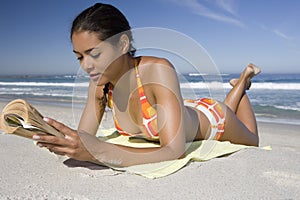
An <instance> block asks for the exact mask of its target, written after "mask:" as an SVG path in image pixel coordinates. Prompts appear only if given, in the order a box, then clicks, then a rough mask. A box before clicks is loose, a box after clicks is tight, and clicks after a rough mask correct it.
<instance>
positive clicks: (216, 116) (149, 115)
mask: <svg viewBox="0 0 300 200" xmlns="http://www.w3.org/2000/svg"><path fill="white" fill-rule="evenodd" d="M134 69H135V74H136V81H137V85H138V92H139V96H140V103H141V106H142V117H143V127H144V131H143V133H133V134H132V133H128V132H126V131H124V130H123V129H122V128H121V127H120V125H119V123H118V121H117V118H116V115H115V111H114V108H113V107H114V106H113V99H112V97H113V86H112V85H111V84H110V87H109V91H108V99H107V100H108V106H109V107H110V108H111V109H112V113H113V118H114V123H115V127H116V129H117V130H118V132H119V133H120V134H121V135H125V136H142V137H144V138H151V139H158V138H159V135H158V132H157V112H156V110H155V108H153V106H151V104H150V103H149V102H148V100H147V97H146V95H145V92H144V88H143V84H142V82H141V78H140V75H139V70H138V63H137V61H136V60H135V66H134ZM184 105H185V106H189V107H192V108H195V109H197V110H199V111H201V112H202V113H203V114H204V115H205V116H206V117H207V118H208V120H209V121H210V124H211V126H210V127H211V133H210V136H209V138H208V139H214V140H220V138H221V137H222V135H223V134H224V127H225V115H224V111H223V109H222V107H221V105H220V104H219V103H218V102H217V101H215V100H213V99H209V98H202V99H199V100H190V99H186V100H184Z"/></svg>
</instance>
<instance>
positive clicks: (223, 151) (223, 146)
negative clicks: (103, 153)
mask: <svg viewBox="0 0 300 200" xmlns="http://www.w3.org/2000/svg"><path fill="white" fill-rule="evenodd" d="M110 133H111V132H110ZM105 138H106V142H110V143H114V144H121V145H127V146H131V147H157V146H158V144H155V143H151V142H132V141H130V139H129V137H126V136H122V135H115V136H114V137H112V135H110V136H106V137H105ZM245 148H257V147H253V146H246V145H237V144H232V143H230V142H220V141H216V140H202V141H197V142H192V143H188V144H187V152H186V156H185V157H184V158H182V159H177V160H170V161H163V162H158V163H149V164H142V165H134V166H130V167H122V168H116V167H113V168H114V169H116V170H121V171H128V172H131V173H135V174H138V175H141V176H144V177H147V178H152V179H155V178H160V177H164V176H167V175H170V174H172V173H174V172H176V171H178V170H179V169H181V168H182V167H184V166H185V165H186V164H188V163H189V162H190V161H207V160H210V159H212V158H217V157H220V156H224V155H227V154H231V153H234V152H237V151H239V150H241V149H245ZM261 149H265V150H271V147H270V146H267V147H263V148H261Z"/></svg>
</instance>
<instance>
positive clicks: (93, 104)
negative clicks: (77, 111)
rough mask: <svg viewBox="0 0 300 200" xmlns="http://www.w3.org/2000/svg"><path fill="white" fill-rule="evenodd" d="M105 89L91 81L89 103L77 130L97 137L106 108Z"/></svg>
mask: <svg viewBox="0 0 300 200" xmlns="http://www.w3.org/2000/svg"><path fill="white" fill-rule="evenodd" d="M103 88H104V86H96V84H95V83H93V82H91V81H90V84H89V89H88V98H87V102H86V105H85V108H84V110H83V112H82V115H81V118H80V122H79V125H78V128H77V130H80V131H84V132H86V133H89V134H91V135H96V133H97V130H98V127H99V124H100V122H101V120H102V117H103V114H104V111H105V107H106V102H105V98H104V93H103Z"/></svg>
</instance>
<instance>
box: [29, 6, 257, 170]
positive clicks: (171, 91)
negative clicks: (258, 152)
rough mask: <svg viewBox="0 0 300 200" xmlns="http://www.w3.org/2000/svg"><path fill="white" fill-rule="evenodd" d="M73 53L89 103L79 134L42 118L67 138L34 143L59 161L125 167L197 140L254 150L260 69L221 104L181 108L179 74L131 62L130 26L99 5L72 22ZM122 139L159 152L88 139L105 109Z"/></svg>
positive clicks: (187, 103)
mask: <svg viewBox="0 0 300 200" xmlns="http://www.w3.org/2000/svg"><path fill="white" fill-rule="evenodd" d="M71 40H72V44H73V51H74V53H75V54H76V56H77V58H78V60H79V62H80V65H81V67H82V68H83V69H84V70H85V71H86V72H87V73H88V74H89V76H90V83H89V89H88V99H87V102H86V106H85V109H84V112H83V114H82V116H81V120H80V123H79V126H78V130H73V129H70V128H69V127H67V126H65V125H64V124H62V123H60V122H58V121H56V120H54V119H50V118H45V121H47V122H48V123H49V124H50V125H52V126H53V127H55V128H56V129H57V130H59V131H60V132H61V133H63V134H64V135H65V138H58V137H54V136H48V135H47V136H46V135H35V136H33V139H35V140H37V141H38V145H39V146H41V147H46V148H48V149H49V150H50V151H51V152H54V153H56V154H59V155H67V156H69V157H71V158H73V159H77V160H84V161H92V162H97V163H102V164H107V165H116V166H130V165H136V164H143V163H151V162H159V161H165V160H171V159H177V158H180V157H183V156H184V152H185V145H186V142H191V141H195V140H203V139H214V140H220V141H224V140H226V141H230V142H232V143H238V144H245V145H253V146H257V145H258V134H257V124H256V119H255V116H254V113H253V110H252V107H251V105H250V101H249V99H248V97H247V94H246V90H247V89H249V87H250V81H251V78H252V77H253V76H255V75H256V74H258V73H259V72H260V69H259V68H257V67H256V66H255V65H253V64H249V65H248V66H246V67H245V69H244V71H243V72H242V73H241V75H240V77H239V79H235V80H232V81H231V84H232V86H233V88H232V89H231V90H230V92H229V93H228V95H227V97H226V98H225V100H224V102H218V101H215V100H213V99H208V98H203V99H197V100H183V99H182V96H181V93H180V88H179V82H178V79H177V74H176V72H175V69H174V67H173V66H172V64H171V63H170V62H169V61H168V60H166V59H163V58H157V57H151V56H140V57H135V56H134V52H135V51H134V48H133V47H132V35H131V31H130V26H129V23H128V21H127V19H126V18H125V16H124V15H123V14H122V13H121V12H120V11H119V10H118V9H116V8H115V7H113V6H111V5H107V4H101V3H97V4H95V5H94V6H92V7H90V8H88V9H86V10H84V11H83V12H82V13H81V14H79V15H78V16H77V17H76V19H75V20H74V21H73V24H72V29H71ZM106 106H109V107H110V108H111V109H112V110H113V114H114V120H115V125H116V128H117V130H118V131H119V133H120V134H122V135H127V136H138V137H143V138H146V139H149V140H158V141H159V143H160V147H157V148H133V147H127V146H122V145H115V144H111V143H107V142H103V141H100V140H98V139H97V138H96V137H94V135H95V134H96V132H97V130H98V127H99V125H100V123H101V119H102V116H103V113H104V111H105V107H106Z"/></svg>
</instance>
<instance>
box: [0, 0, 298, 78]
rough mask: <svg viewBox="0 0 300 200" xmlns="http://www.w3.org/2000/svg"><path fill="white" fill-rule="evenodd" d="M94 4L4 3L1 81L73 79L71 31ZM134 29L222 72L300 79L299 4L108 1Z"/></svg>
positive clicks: (80, 0)
mask: <svg viewBox="0 0 300 200" xmlns="http://www.w3.org/2000/svg"><path fill="white" fill-rule="evenodd" d="M96 2H97V1H91V0H72V1H71V0H51V1H50V0H45V1H40V0H26V1H21V0H4V1H2V2H1V7H0V27H1V28H0V74H1V75H5V74H49V73H51V74H63V73H76V72H77V70H78V68H79V64H78V62H77V60H76V57H75V56H74V55H73V52H72V44H71V42H70V39H69V29H70V26H71V22H72V20H73V19H74V17H75V16H76V15H77V14H79V13H80V12H81V11H82V10H83V9H85V8H87V7H89V6H91V5H93V4H94V3H96ZM101 2H103V3H110V4H112V5H114V6H116V7H117V8H119V9H120V10H121V11H122V12H123V13H124V14H125V16H126V17H127V18H128V20H129V22H130V24H131V27H132V28H142V27H163V28H168V29H172V30H175V31H179V32H181V33H183V34H186V35H187V36H189V37H191V38H193V39H194V40H195V41H197V42H198V43H199V44H201V45H202V46H203V47H204V48H205V50H206V51H207V52H208V53H209V55H210V56H211V58H212V59H213V60H214V62H215V63H216V65H217V66H218V68H219V70H220V71H221V72H222V73H230V72H239V71H241V70H242V69H243V67H244V66H245V65H246V64H247V63H249V62H253V63H255V64H257V65H258V66H260V67H261V68H262V70H263V71H264V72H267V73H272V72H274V73H275V72H276V73H278V72H293V73H294V72H300V26H299V21H300V12H299V10H300V1H298V0H285V1H283V0H265V1H262V0H185V1H183V0H151V1H150V0H145V1H141V0H126V1H121V0H111V1H101Z"/></svg>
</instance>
